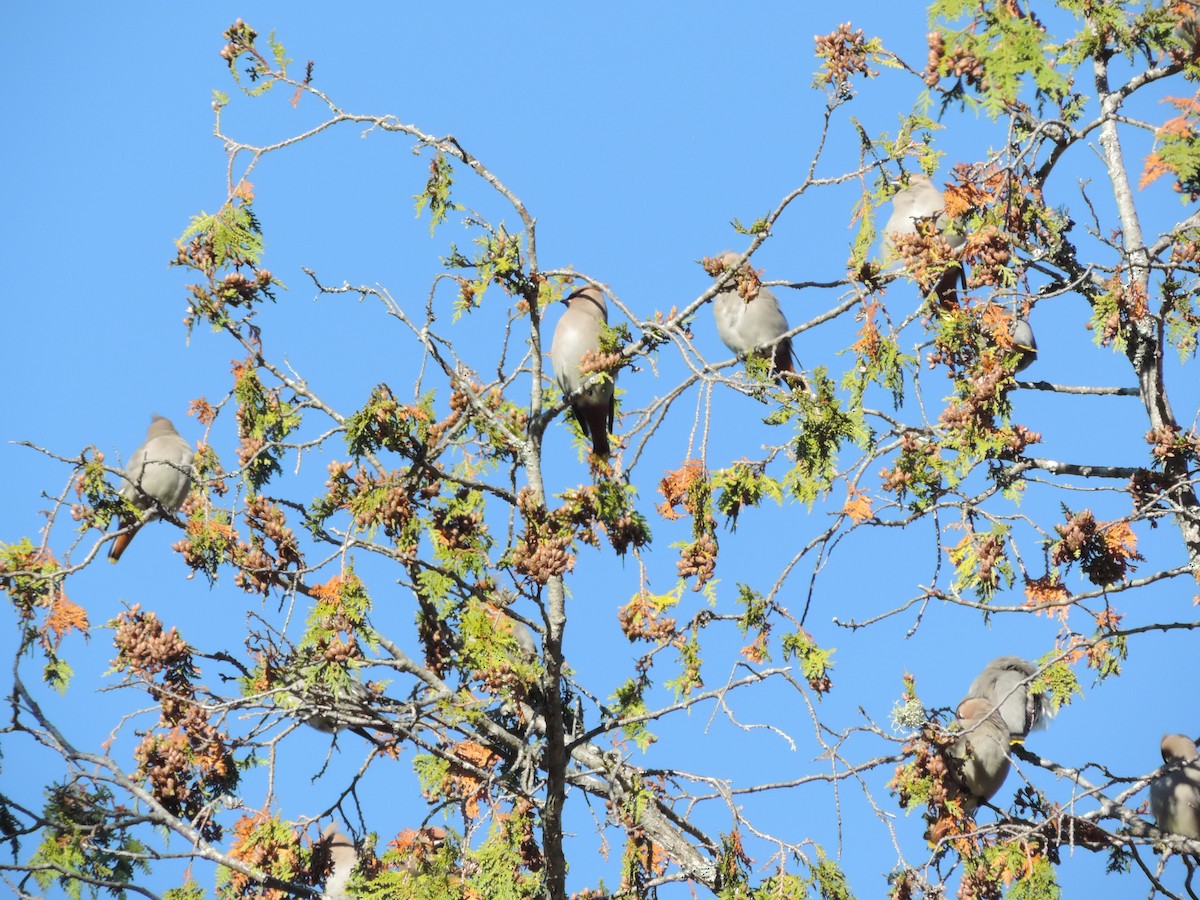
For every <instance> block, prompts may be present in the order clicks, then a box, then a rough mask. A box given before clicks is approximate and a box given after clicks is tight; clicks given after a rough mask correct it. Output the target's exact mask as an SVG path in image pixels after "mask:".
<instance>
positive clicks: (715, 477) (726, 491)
mask: <svg viewBox="0 0 1200 900" xmlns="http://www.w3.org/2000/svg"><path fill="white" fill-rule="evenodd" d="M709 490H710V491H711V490H716V491H718V494H717V500H716V508H717V510H718V511H719V512H721V513H722V514H724V516H725V518H726V520H727V522H728V524H729V528H730V530H731V531H736V530H737V519H738V514H739V513H741V511H742V509H743V508H744V507H747V506H749V507H757V506H758V504H759V501H761V500H762V498H763V497H764V496H765V497H770V498H771V499H773V500H774V501H775V502H776V503H778V504H780V505H782V504H783V488H782V487H781V486H780V484H779V482H778V481H777V480H775V479H774V478H772V477H771V476H770V475H767V474H766V468H765V466H764V465H762V464H760V463H751V462H737V463H734V464H733V465H732V466H729V467H728V468H726V469H718V470H717V471H715V472H713V473H712V475H711V476H710V477H709Z"/></svg>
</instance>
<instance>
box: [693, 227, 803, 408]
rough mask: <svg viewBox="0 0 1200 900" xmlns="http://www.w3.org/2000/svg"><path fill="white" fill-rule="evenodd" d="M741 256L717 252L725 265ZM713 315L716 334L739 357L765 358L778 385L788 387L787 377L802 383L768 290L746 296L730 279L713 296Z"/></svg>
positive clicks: (776, 304) (784, 324)
mask: <svg viewBox="0 0 1200 900" xmlns="http://www.w3.org/2000/svg"><path fill="white" fill-rule="evenodd" d="M740 258H741V257H740V254H737V253H734V252H733V251H732V250H726V251H724V252H722V253H720V254H718V256H717V259H719V260H720V261H721V262H723V263H724V264H725V266H726V267H730V266H733V265H734V264H735V263H736V262H737V261H738V259H740ZM713 316H714V317H715V318H716V320H717V334H718V335H719V336H720V338H721V340H722V341H723V342H724V343H725V346H726V347H728V348H729V349H730V350H732V351H733V352H734V353H736V354H737V355H738V356H739V357H743V358H744V357H748V356H755V357H759V358H767V359H769V360H770V363H771V371H772V372H774V373H775V374H776V375H777V376H778V378H779V383H780V385H782V386H783V387H787V386H788V382H789V379H791V380H794V381H795V382H796V383H798V384H799V385H803V383H804V382H803V379H802V378H801V377H800V374H799V373H798V372H797V371H796V361H795V356H794V355H793V354H792V339H791V338H790V337H785V338H783V339H782V340H780V337H781V336H782V335H784V334H786V333H787V330H788V323H787V319H786V318H784V315H783V311H782V310H781V309H780V308H779V300H778V298H776V296H775V295H774V294H773V293H771V291H769V290H768V289H767V288H765V287H760V288H759V289H758V293H757V294H755V296H754V299H753V300H745V299H743V298H742V297H741V295H739V294H738V291H737V284H736V282H735V281H734V280H733V279H730V280H729V281H727V282H726V283H725V287H724V288H723V289H722V290H721V292H720V293H718V294H717V296H716V298H715V299H714V300H713Z"/></svg>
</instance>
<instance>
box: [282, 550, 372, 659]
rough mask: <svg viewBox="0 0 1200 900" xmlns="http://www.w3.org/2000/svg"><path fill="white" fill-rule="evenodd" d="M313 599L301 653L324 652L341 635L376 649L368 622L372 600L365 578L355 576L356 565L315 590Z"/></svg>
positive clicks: (302, 639)
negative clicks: (356, 639) (348, 636)
mask: <svg viewBox="0 0 1200 900" xmlns="http://www.w3.org/2000/svg"><path fill="white" fill-rule="evenodd" d="M312 596H313V599H314V601H315V602H314V603H313V604H312V606H311V607H309V610H308V616H307V618H306V620H305V625H306V627H305V631H304V635H303V636H302V637H301V638H300V641H299V643H298V644H297V646H298V647H299V648H300V649H301V650H313V651H321V652H323V651H324V650H325V649H326V648H327V647H328V646H329V644H330V642H332V641H334V640H336V639H337V638H338V635H339V634H341V633H346V634H350V635H353V636H354V637H356V638H362V639H363V640H365V641H367V643H368V645H369V646H371V647H374V646H375V637H374V632H373V631H372V630H371V628H370V627H369V625H368V622H367V616H368V615H369V614H370V612H371V605H372V604H371V598H370V596H369V595H368V594H367V588H366V585H364V584H363V582H362V579H360V578H359V577H358V576H357V575H356V574H355V573H354V565H353V563H350V562H347V564H346V567H345V569H344V570H343V572H342V574H341V575H337V576H334V577H333V578H332V579H330V580H329V581H327V582H326V583H325V584H323V585H318V586H317V587H315V588H314V589H313V591H312ZM334 668H337V667H334Z"/></svg>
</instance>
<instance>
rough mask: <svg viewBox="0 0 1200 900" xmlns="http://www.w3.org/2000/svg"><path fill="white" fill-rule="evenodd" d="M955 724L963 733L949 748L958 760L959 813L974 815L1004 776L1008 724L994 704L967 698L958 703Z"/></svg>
mask: <svg viewBox="0 0 1200 900" xmlns="http://www.w3.org/2000/svg"><path fill="white" fill-rule="evenodd" d="M956 715H957V722H958V729H959V731H961V732H963V735H962V737H960V738H959V739H958V740H957V741H955V742H954V744H952V745H951V747H950V753H951V755H953V756H954V757H955V758H956V759H959V760H961V761H962V767H961V773H960V774H961V776H962V786H963V787H964V788H965V789H966V790H965V793H964V795H963V812H964V813H971V812H974V811H975V810H976V809H977V808H978V807H979V804H981V803H985V802H987V801H988V800H991V799H992V797H994V796H995V795H996V791H998V790H1000V786H1001V785H1002V784H1004V779H1005V778H1007V777H1008V769H1009V766H1010V765H1011V763H1010V760H1009V758H1008V743H1009V741H1008V725H1007V724H1006V723H1005V721H1004V718H1003V717H1002V716H1001V715H1000V713H999V711H998V710H996V709H995V707H994V705H993V704H992V703H991V702H990V701H989V700H986V699H984V698H983V697H967V698H966V699H965V700H963V701H961V702H960V703H959V704H958V711H957V713H956Z"/></svg>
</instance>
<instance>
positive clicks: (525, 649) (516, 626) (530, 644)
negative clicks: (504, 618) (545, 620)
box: [508, 619, 538, 659]
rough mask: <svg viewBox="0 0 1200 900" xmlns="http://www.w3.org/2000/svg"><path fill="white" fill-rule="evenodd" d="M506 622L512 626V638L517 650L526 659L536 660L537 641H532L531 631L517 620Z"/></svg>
mask: <svg viewBox="0 0 1200 900" xmlns="http://www.w3.org/2000/svg"><path fill="white" fill-rule="evenodd" d="M508 621H509V624H510V625H511V626H512V636H513V640H514V641H515V642H516V645H517V649H518V650H520V651H521V654H522V655H523V656H524V657H525V658H526V659H537V655H538V649H537V641H535V640H534V639H533V629H531V628H530V627H529V626H528V625H526V624H525V623H524V622H522V621H520V620H518V619H509V620H508Z"/></svg>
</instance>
